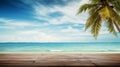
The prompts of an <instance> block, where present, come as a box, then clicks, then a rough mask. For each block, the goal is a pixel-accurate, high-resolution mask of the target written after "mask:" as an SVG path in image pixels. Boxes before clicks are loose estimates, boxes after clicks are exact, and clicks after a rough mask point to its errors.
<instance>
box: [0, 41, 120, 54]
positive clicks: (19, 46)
mask: <svg viewBox="0 0 120 67" xmlns="http://www.w3.org/2000/svg"><path fill="white" fill-rule="evenodd" d="M48 52H49V53H52V52H63V53H69V52H72V53H75V52H78V53H79V52H80V53H81V52H83V53H86V52H98V53H99V52H108V53H109V52H113V53H114V52H115V53H116V52H120V42H45V43H39V42H5V43H0V53H48Z"/></svg>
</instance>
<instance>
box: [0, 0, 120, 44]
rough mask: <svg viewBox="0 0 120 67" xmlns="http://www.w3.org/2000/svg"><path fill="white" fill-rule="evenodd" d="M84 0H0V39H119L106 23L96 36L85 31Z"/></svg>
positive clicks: (5, 40)
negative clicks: (80, 10) (81, 7)
mask: <svg viewBox="0 0 120 67" xmlns="http://www.w3.org/2000/svg"><path fill="white" fill-rule="evenodd" d="M85 3H88V0H0V42H119V41H120V34H118V37H115V36H113V35H112V34H110V33H109V32H108V31H107V28H106V25H105V24H103V27H102V29H101V31H100V34H99V36H98V38H97V40H96V39H95V38H94V37H93V35H92V34H91V33H90V30H87V31H85V23H86V19H87V18H88V13H87V12H85V13H82V14H80V15H76V13H77V11H78V9H79V7H80V6H81V5H82V4H85Z"/></svg>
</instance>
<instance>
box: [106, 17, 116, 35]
mask: <svg viewBox="0 0 120 67" xmlns="http://www.w3.org/2000/svg"><path fill="white" fill-rule="evenodd" d="M107 24H108V31H109V32H110V33H113V34H114V35H115V36H117V33H116V31H115V28H114V24H113V22H112V20H111V19H109V20H108V22H107Z"/></svg>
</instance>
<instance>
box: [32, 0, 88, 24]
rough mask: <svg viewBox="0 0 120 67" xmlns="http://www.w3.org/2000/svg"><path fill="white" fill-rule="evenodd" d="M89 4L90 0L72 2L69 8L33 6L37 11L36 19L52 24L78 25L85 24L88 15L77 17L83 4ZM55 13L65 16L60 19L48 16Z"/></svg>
mask: <svg viewBox="0 0 120 67" xmlns="http://www.w3.org/2000/svg"><path fill="white" fill-rule="evenodd" d="M86 2H88V0H87V1H86V0H80V1H79V2H78V1H73V2H70V3H69V4H68V5H67V6H53V7H46V6H43V5H35V6H33V7H34V9H35V13H36V14H35V18H37V19H43V20H47V21H48V22H49V23H50V24H64V23H68V22H69V23H70V22H72V23H78V24H81V23H82V24H85V22H86V17H87V15H88V14H87V13H83V14H81V15H80V16H79V15H76V13H77V12H78V9H79V7H80V5H81V4H84V3H86ZM53 12H61V13H63V14H64V16H62V17H60V18H50V17H49V16H48V14H50V13H53Z"/></svg>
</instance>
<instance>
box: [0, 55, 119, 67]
mask: <svg viewBox="0 0 120 67" xmlns="http://www.w3.org/2000/svg"><path fill="white" fill-rule="evenodd" d="M37 66H41V67H43V66H81V67H83V66H85V67H96V66H120V53H40V54H36V53H33V54H32V53H27V54H26V53H1V54H0V67H37Z"/></svg>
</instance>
